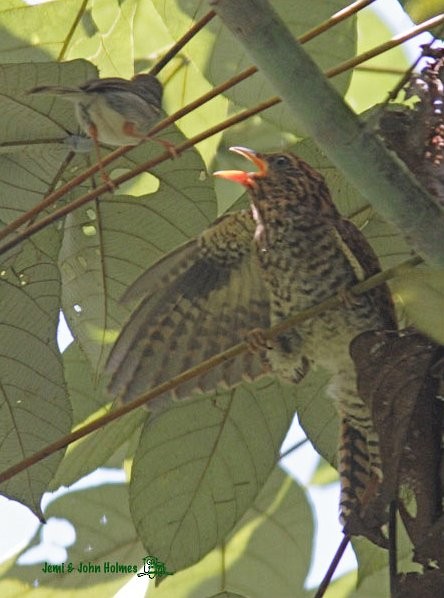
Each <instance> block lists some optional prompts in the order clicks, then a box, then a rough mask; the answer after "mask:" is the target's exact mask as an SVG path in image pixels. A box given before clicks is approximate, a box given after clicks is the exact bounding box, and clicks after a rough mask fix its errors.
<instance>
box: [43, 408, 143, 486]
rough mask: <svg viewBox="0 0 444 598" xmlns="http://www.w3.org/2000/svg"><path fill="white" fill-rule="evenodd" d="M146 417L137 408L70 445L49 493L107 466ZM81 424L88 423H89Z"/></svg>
mask: <svg viewBox="0 0 444 598" xmlns="http://www.w3.org/2000/svg"><path fill="white" fill-rule="evenodd" d="M106 413H107V410H106V409H102V410H100V411H98V412H97V413H95V414H94V417H93V418H91V419H97V418H98V417H100V416H103V415H105V414H106ZM147 415H148V414H147V413H146V411H144V410H143V409H137V410H135V411H132V412H131V413H127V414H126V415H124V416H122V417H120V418H119V419H117V420H115V421H113V422H111V423H110V424H108V425H106V426H104V427H103V428H101V429H100V430H97V431H96V432H92V433H91V434H89V435H88V436H85V437H84V438H81V439H80V440H77V441H76V442H74V443H72V444H70V445H69V447H68V449H67V451H66V454H65V456H64V458H63V460H62V462H61V463H60V465H59V467H58V469H57V471H56V473H55V476H54V478H53V479H52V480H51V483H50V485H49V490H56V489H57V488H59V487H60V486H71V484H74V482H76V481H77V480H79V479H80V478H82V477H83V476H85V475H87V474H88V473H91V472H92V471H95V470H96V469H97V468H98V467H101V466H103V465H106V464H107V462H108V461H109V459H110V458H111V457H112V456H113V455H114V454H115V452H116V451H117V450H118V449H119V448H120V447H121V446H122V445H123V444H125V443H126V442H128V440H129V439H130V438H131V437H132V436H133V435H134V433H135V432H136V430H138V429H139V428H140V427H141V425H142V423H143V421H144V420H145V419H146V418H147ZM83 423H84V424H87V423H88V421H85V422H83Z"/></svg>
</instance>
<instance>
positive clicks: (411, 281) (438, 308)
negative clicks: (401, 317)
mask: <svg viewBox="0 0 444 598" xmlns="http://www.w3.org/2000/svg"><path fill="white" fill-rule="evenodd" d="M393 288H394V290H395V292H396V295H395V299H396V301H397V302H398V303H399V304H400V305H401V308H402V309H404V310H405V312H406V314H407V317H408V319H409V320H410V321H411V322H413V324H414V325H415V326H416V328H418V329H419V330H421V332H424V334H426V335H427V336H429V337H431V338H433V339H434V340H435V341H437V342H438V343H440V344H443V343H444V318H443V305H444V271H443V270H429V269H422V268H421V269H416V270H413V269H411V268H410V269H408V270H405V272H403V271H401V272H400V274H399V275H398V276H397V277H396V278H395V280H394V281H393Z"/></svg>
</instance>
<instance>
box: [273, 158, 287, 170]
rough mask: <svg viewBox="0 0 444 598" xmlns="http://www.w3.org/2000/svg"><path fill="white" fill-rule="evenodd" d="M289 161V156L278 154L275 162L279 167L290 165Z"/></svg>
mask: <svg viewBox="0 0 444 598" xmlns="http://www.w3.org/2000/svg"><path fill="white" fill-rule="evenodd" d="M288 163H289V162H288V158H287V156H278V157H277V158H276V160H275V164H276V166H278V167H279V168H285V166H288Z"/></svg>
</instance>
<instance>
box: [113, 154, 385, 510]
mask: <svg viewBox="0 0 444 598" xmlns="http://www.w3.org/2000/svg"><path fill="white" fill-rule="evenodd" d="M231 149H232V150H233V151H235V152H237V153H239V154H241V155H242V156H244V157H246V158H247V159H249V160H251V161H252V162H253V164H254V165H255V166H256V167H257V171H255V172H243V171H221V172H217V173H215V175H216V176H219V177H222V178H225V179H229V180H232V181H236V182H238V183H241V184H242V185H244V186H245V187H247V188H248V189H249V193H250V198H251V209H250V210H245V211H241V212H236V213H232V214H228V215H227V216H225V217H222V218H221V219H220V220H219V221H217V222H216V223H215V224H214V225H213V226H211V227H210V228H209V229H208V230H206V231H204V232H203V233H202V235H201V237H200V238H199V239H198V240H193V241H190V242H189V243H187V244H186V245H185V246H183V247H181V248H179V249H177V250H176V251H175V252H173V253H172V254H170V255H169V256H167V257H166V258H164V259H163V260H161V261H160V262H159V263H158V264H157V265H155V266H154V268H152V269H151V270H149V271H148V272H147V273H145V274H143V275H142V276H141V277H140V278H139V279H138V281H136V282H135V283H134V285H133V287H132V288H130V289H129V291H128V292H127V298H129V299H134V298H136V297H137V296H139V297H142V298H143V299H142V301H141V303H140V305H139V307H138V308H137V309H136V311H135V313H134V314H133V316H131V318H130V320H129V322H128V323H127V324H126V326H125V327H124V328H123V330H122V332H121V335H120V337H119V338H118V340H117V342H116V344H115V346H114V348H113V350H112V352H111V355H110V358H109V364H108V367H109V371H110V372H111V374H112V379H111V385H110V389H111V392H113V393H117V394H119V395H120V396H121V397H122V398H123V400H125V401H126V400H131V399H132V398H134V397H135V396H136V395H138V394H140V393H142V392H143V391H145V390H146V389H147V388H149V387H150V386H151V385H153V384H157V383H159V382H161V381H164V380H166V379H168V378H169V377H171V376H172V375H174V374H176V373H179V372H180V371H181V370H183V369H185V368H186V367H189V366H191V365H196V364H197V363H199V361H200V360H202V359H204V358H205V357H208V356H210V355H211V354H214V353H216V352H218V351H220V350H223V349H225V348H227V347H228V346H230V345H231V344H234V343H236V342H239V341H240V340H243V339H244V338H245V335H246V333H247V332H248V331H249V330H251V329H254V328H260V327H266V326H268V325H269V324H275V323H277V322H279V321H281V320H283V319H285V318H288V317H289V316H291V315H293V314H296V313H298V312H300V311H301V310H303V309H306V308H308V307H311V306H313V305H316V304H318V303H320V302H321V301H323V300H324V299H326V298H328V297H330V296H332V295H334V294H337V293H339V294H341V296H343V298H344V300H343V302H342V305H341V307H340V308H337V309H330V310H326V311H324V312H323V313H321V314H320V315H318V316H316V317H314V318H311V319H309V320H306V321H304V322H303V323H301V324H299V325H298V326H297V328H294V329H291V330H290V331H289V332H286V333H284V334H282V335H280V336H279V337H277V338H276V339H275V341H274V347H273V348H272V349H269V348H267V346H266V345H264V346H262V347H259V352H258V353H257V354H255V353H246V354H244V355H243V356H240V357H238V358H236V359H234V360H233V361H232V362H228V363H227V364H225V365H224V366H219V368H216V370H212V371H210V372H208V373H207V374H206V375H205V376H204V379H203V380H199V381H198V382H199V383H200V384H201V386H202V388H204V389H208V388H214V387H215V386H216V385H217V384H218V383H220V382H221V381H225V382H227V383H228V384H236V383H237V382H239V381H240V380H241V379H242V376H243V375H244V374H247V375H248V376H249V377H253V378H254V377H255V376H257V375H259V374H260V373H261V372H263V371H266V370H267V367H269V366H271V370H272V371H273V372H274V373H275V374H277V375H278V376H279V377H280V378H282V379H284V380H287V381H292V382H296V383H297V382H299V381H300V380H301V379H302V378H303V377H304V376H305V375H306V373H307V371H308V370H309V369H310V368H316V367H318V366H320V367H322V368H324V369H326V370H328V371H329V372H330V373H331V381H330V384H329V393H330V394H331V395H332V396H333V397H334V399H335V400H336V403H337V407H338V411H339V415H340V418H341V425H342V439H341V442H340V451H339V458H340V474H341V481H342V494H341V513H342V519H343V521H345V520H347V517H348V515H349V513H350V512H351V511H352V510H353V509H354V507H355V506H356V505H357V504H358V505H359V501H360V500H362V499H363V497H364V495H365V492H366V490H367V488H368V486H369V483H370V481H371V480H376V482H378V481H379V480H380V479H381V476H382V473H381V463H380V457H379V449H378V438H377V435H376V433H375V431H374V428H373V424H372V421H371V417H370V413H369V411H368V409H367V407H366V406H365V404H364V403H363V401H362V400H361V399H360V397H359V395H358V393H357V386H356V373H355V368H354V364H353V362H352V359H351V357H350V354H349V344H350V342H351V340H352V339H353V338H354V337H355V336H357V335H358V334H360V333H361V332H363V331H365V330H369V329H394V328H396V321H395V316H394V310H393V305H392V301H391V297H390V294H389V291H388V288H387V287H386V286H380V287H377V288H375V289H373V290H371V291H369V292H368V293H366V294H365V295H360V296H359V297H353V298H351V297H347V295H346V293H345V289H346V288H347V287H349V286H351V285H353V284H355V283H357V282H358V281H361V280H363V279H365V278H366V277H368V276H371V275H373V274H375V273H376V272H378V271H379V269H380V267H379V263H378V260H377V258H376V256H375V254H374V252H373V250H372V249H371V247H370V246H369V244H368V243H367V241H366V239H365V238H364V236H363V235H362V234H361V233H360V231H359V230H358V229H357V228H356V227H355V226H354V225H353V224H352V223H351V222H349V221H348V220H345V219H344V218H342V217H341V215H340V214H339V212H338V211H337V209H336V208H335V206H334V204H333V201H332V199H331V196H330V192H329V190H328V187H327V185H326V183H325V181H324V178H323V177H322V176H321V175H320V174H319V173H318V172H317V171H316V170H314V169H313V168H312V167H311V166H310V165H309V164H307V163H306V162H305V161H304V160H302V159H300V158H298V157H297V156H295V155H293V154H291V153H270V154H260V153H257V152H254V151H252V150H249V149H247V148H240V147H235V148H231ZM191 389H192V383H190V384H189V385H188V386H187V387H186V388H185V389H184V390H180V388H179V392H181V395H186V394H187V393H189V392H190V390H191ZM350 453H354V454H350Z"/></svg>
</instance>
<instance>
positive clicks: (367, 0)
mask: <svg viewBox="0 0 444 598" xmlns="http://www.w3.org/2000/svg"><path fill="white" fill-rule="evenodd" d="M373 2H375V0H357V1H356V2H353V3H352V4H350V5H349V6H346V7H345V8H343V9H342V10H339V11H338V12H337V13H335V14H334V15H332V16H331V17H330V18H329V19H327V20H326V21H324V22H323V23H320V24H319V25H317V26H316V27H313V29H310V31H307V33H304V34H303V35H301V36H300V37H298V42H299V43H300V44H304V43H305V42H308V41H309V40H311V39H313V38H314V37H316V36H318V35H320V34H321V33H324V31H327V30H328V29H331V27H334V26H335V25H337V24H338V23H342V21H345V19H348V18H349V17H351V16H352V15H354V14H355V13H357V12H359V11H360V10H362V9H363V8H365V7H366V6H369V5H370V4H373Z"/></svg>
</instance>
